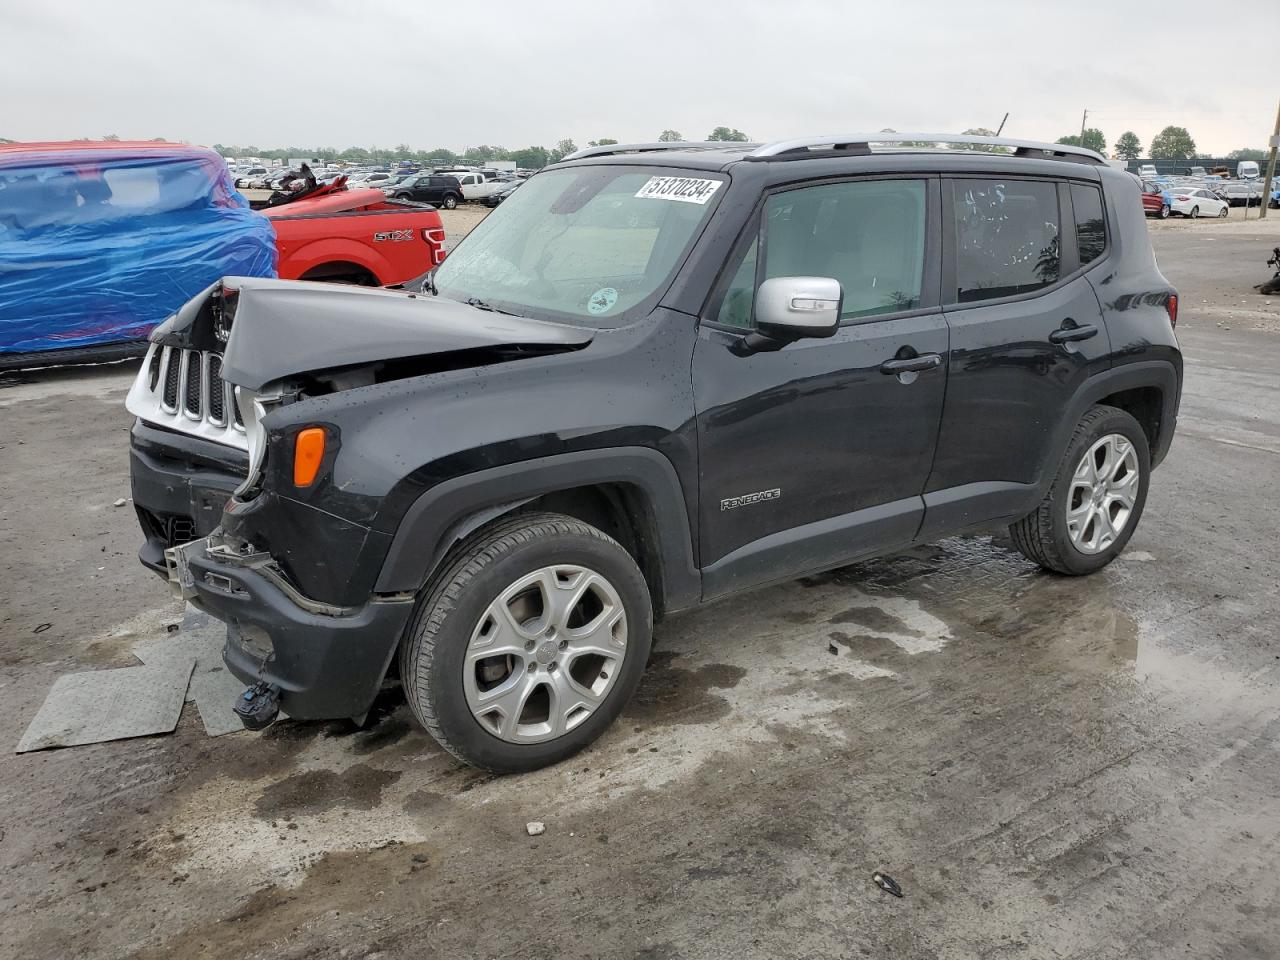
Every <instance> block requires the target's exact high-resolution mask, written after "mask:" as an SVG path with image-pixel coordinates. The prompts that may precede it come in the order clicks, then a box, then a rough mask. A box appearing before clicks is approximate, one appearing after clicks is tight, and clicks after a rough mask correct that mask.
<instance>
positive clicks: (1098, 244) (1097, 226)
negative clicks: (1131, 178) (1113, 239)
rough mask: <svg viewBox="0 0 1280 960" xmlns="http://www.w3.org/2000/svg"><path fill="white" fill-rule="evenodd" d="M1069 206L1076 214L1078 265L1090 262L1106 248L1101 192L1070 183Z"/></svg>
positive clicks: (1105, 224) (1105, 229)
mask: <svg viewBox="0 0 1280 960" xmlns="http://www.w3.org/2000/svg"><path fill="white" fill-rule="evenodd" d="M1071 206H1072V208H1073V209H1074V210H1075V215H1076V246H1077V247H1078V248H1079V250H1080V265H1081V266H1084V265H1085V264H1086V263H1092V262H1093V261H1094V260H1097V259H1098V258H1099V257H1100V256H1102V251H1104V250H1105V249H1106V248H1107V221H1106V218H1105V217H1103V215H1102V192H1101V191H1100V190H1098V188H1097V187H1089V186H1085V185H1084V184H1080V183H1073V184H1072V185H1071Z"/></svg>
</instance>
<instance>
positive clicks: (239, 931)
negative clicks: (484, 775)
mask: <svg viewBox="0 0 1280 960" xmlns="http://www.w3.org/2000/svg"><path fill="white" fill-rule="evenodd" d="M432 872H433V871H432V867H431V851H430V849H429V847H428V846H427V844H425V843H408V844H405V843H400V842H398V841H393V842H389V843H386V844H383V845H381V846H379V847H376V848H374V849H372V850H360V851H344V852H340V853H326V854H324V855H323V856H321V857H320V858H319V859H318V860H317V861H316V862H315V863H314V864H313V865H312V866H311V867H310V869H309V870H308V871H307V875H306V877H305V878H304V879H303V881H302V883H301V884H300V885H299V886H297V887H293V888H286V887H280V886H278V885H275V884H272V885H270V886H266V887H261V888H259V889H257V890H255V891H254V892H253V893H251V894H250V895H249V896H248V897H247V898H245V899H244V900H243V901H242V902H241V903H240V904H239V905H237V906H236V908H235V909H234V910H233V911H232V912H231V913H230V914H228V915H226V916H224V917H222V918H221V919H218V920H214V921H212V922H208V923H204V924H201V925H200V926H197V927H193V928H191V929H189V930H186V931H184V932H182V933H179V934H177V935H176V936H174V937H173V938H172V939H170V940H167V941H164V942H162V943H160V944H158V945H156V946H153V947H148V948H147V949H144V950H141V951H139V952H138V953H136V954H135V955H134V956H135V957H136V958H137V960H153V958H154V960H161V958H169V957H187V958H191V960H212V958H218V957H225V958H228V960H230V958H240V957H243V956H245V955H246V953H247V952H249V951H248V950H247V949H246V944H247V943H252V944H254V945H256V946H257V947H258V948H259V949H261V950H264V951H265V952H266V953H267V954H268V955H272V956H279V955H286V954H287V955H290V956H305V955H312V954H313V951H310V950H307V951H304V952H302V953H294V952H293V950H294V949H296V948H297V947H298V944H299V943H301V942H304V941H305V940H306V939H307V936H308V935H314V934H315V930H316V929H317V928H319V929H321V930H322V933H321V936H326V935H332V934H333V932H334V931H335V930H336V929H341V928H340V926H339V925H340V923H341V922H342V920H343V918H344V917H347V916H351V915H358V914H362V913H366V912H367V911H369V909H370V908H371V906H372V905H373V902H374V901H379V900H383V899H384V897H394V896H395V895H396V891H397V890H398V889H399V888H401V887H402V886H403V885H405V884H409V885H410V886H409V887H408V888H406V889H405V892H404V894H403V896H404V897H405V898H406V899H407V900H408V902H412V901H413V900H416V899H418V897H417V894H416V891H417V890H418V887H417V883H418V882H420V879H421V878H424V877H430V876H431V874H432ZM371 890H377V891H378V892H377V893H375V894H372V895H371V894H370V892H369V891H371ZM384 891H385V893H384ZM407 906H408V903H401V904H400V906H399V908H398V909H406V908H407ZM388 909H390V907H388ZM369 936H372V934H371V933H369V932H367V931H360V930H351V929H347V930H346V931H345V932H344V934H343V942H344V945H345V948H346V949H349V950H350V951H351V953H352V955H354V956H365V955H366V954H367V952H368V951H370V950H372V949H373V945H372V944H371V943H370V942H369V941H368V939H367V937H369ZM369 955H375V954H369Z"/></svg>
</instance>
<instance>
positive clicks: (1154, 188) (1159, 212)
mask: <svg viewBox="0 0 1280 960" xmlns="http://www.w3.org/2000/svg"><path fill="white" fill-rule="evenodd" d="M1171 204H1172V197H1171V196H1170V194H1169V191H1167V190H1165V189H1164V188H1163V187H1162V186H1160V184H1158V183H1153V182H1152V181H1150V180H1143V181H1142V211H1143V213H1145V214H1146V215H1147V216H1149V217H1159V218H1160V219H1161V220H1164V219H1167V218H1168V216H1169V212H1170V209H1171Z"/></svg>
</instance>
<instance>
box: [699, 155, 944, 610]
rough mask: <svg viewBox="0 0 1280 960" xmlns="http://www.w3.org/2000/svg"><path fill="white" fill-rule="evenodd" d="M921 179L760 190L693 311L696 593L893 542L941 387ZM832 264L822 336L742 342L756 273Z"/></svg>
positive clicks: (928, 214) (934, 192)
mask: <svg viewBox="0 0 1280 960" xmlns="http://www.w3.org/2000/svg"><path fill="white" fill-rule="evenodd" d="M939 209H940V194H939V187H938V181H937V180H935V179H930V178H927V177H921V178H910V179H896V180H879V179H877V180H849V181H842V182H835V183H830V182H828V183H823V184H819V185H812V186H801V187H797V188H791V189H786V190H780V191H778V192H775V193H772V194H770V195H769V196H768V198H767V199H766V201H765V203H764V205H763V209H762V211H761V213H760V216H759V221H758V223H759V226H758V227H757V228H756V229H754V230H752V231H751V232H750V235H749V236H747V237H744V238H743V240H742V241H741V242H740V243H739V245H738V246H739V249H738V250H737V252H736V253H735V255H734V258H733V260H732V261H731V263H730V265H729V273H728V275H727V276H726V277H725V278H724V279H723V280H722V283H721V289H720V290H719V291H718V293H717V295H716V296H714V297H712V301H711V305H710V307H709V311H708V314H707V315H706V316H704V317H703V318H702V323H701V325H700V330H699V337H698V341H697V345H696V347H695V350H694V358H693V385H694V395H695V402H696V410H697V428H698V444H699V472H700V485H699V500H700V516H701V523H700V531H701V532H700V555H701V564H702V567H703V585H704V586H703V591H704V596H705V597H707V598H710V597H714V596H719V595H721V594H724V593H728V592H731V591H733V590H737V589H742V588H745V587H749V586H754V585H757V584H760V583H764V582H767V581H773V580H783V579H788V578H792V577H795V576H800V575H802V574H804V573H806V572H810V571H814V570H819V569H823V568H829V567H833V566H837V565H839V564H840V563H842V562H845V561H848V560H851V559H853V558H855V557H857V556H859V555H865V554H867V553H870V552H874V551H878V550H883V549H889V548H892V547H894V546H898V545H902V544H906V543H908V542H910V541H911V540H912V538H913V537H914V536H915V533H916V530H917V528H918V527H919V524H920V520H921V517H922V514H923V500H922V498H921V493H922V491H923V489H924V483H925V479H926V477H927V476H928V473H929V466H930V463H931V462H932V459H933V452H934V445H935V442H936V439H937V430H938V422H939V419H940V416H941V413H942V403H943V394H944V387H945V385H946V369H947V368H946V357H947V351H948V338H947V326H946V322H945V320H944V319H943V317H942V314H941V312H940V310H939V309H938V307H937V303H938V289H939V283H938V277H939V274H938V263H939V259H940V255H939V249H940V244H939V239H938V237H939V234H938V226H937V213H938V211H939ZM783 276H819V277H833V278H835V279H837V280H839V281H840V283H841V285H842V289H843V306H842V310H841V326H840V328H839V330H838V331H837V333H836V334H835V336H833V337H830V338H827V339H810V340H799V341H796V342H794V343H791V344H788V345H787V346H785V347H783V348H782V349H780V350H777V351H774V352H756V353H749V352H745V351H744V350H743V349H742V346H743V335H744V334H745V333H747V332H748V331H749V330H750V329H751V326H752V319H753V306H754V294H755V290H756V287H757V286H758V284H760V283H762V282H763V281H764V280H766V279H770V278H773V277H783Z"/></svg>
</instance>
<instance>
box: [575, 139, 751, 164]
mask: <svg viewBox="0 0 1280 960" xmlns="http://www.w3.org/2000/svg"><path fill="white" fill-rule="evenodd" d="M758 146H760V145H759V144H758V143H738V142H737V141H734V140H660V141H654V142H653V143H606V144H603V145H601V146H599V147H583V148H582V149H581V150H575V151H574V152H573V153H571V154H569V155H568V156H566V157H562V158H561V160H581V159H582V158H583V157H608V156H612V155H613V154H615V153H654V152H656V151H659V150H717V149H724V148H725V147H737V148H738V149H739V150H750V149H751V148H752V147H758Z"/></svg>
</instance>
